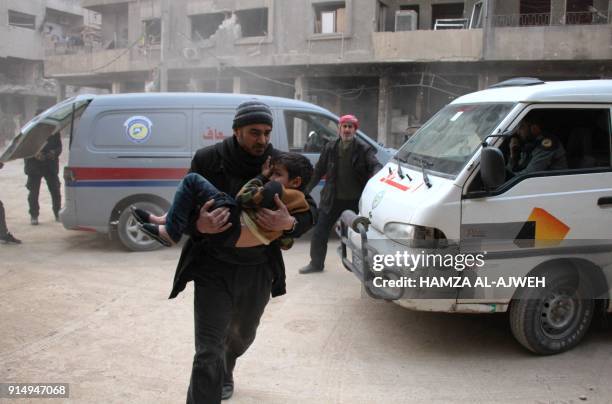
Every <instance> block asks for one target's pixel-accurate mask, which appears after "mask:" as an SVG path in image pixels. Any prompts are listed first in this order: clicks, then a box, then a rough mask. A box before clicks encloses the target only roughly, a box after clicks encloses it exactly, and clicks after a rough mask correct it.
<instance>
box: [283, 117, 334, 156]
mask: <svg viewBox="0 0 612 404" xmlns="http://www.w3.org/2000/svg"><path fill="white" fill-rule="evenodd" d="M285 124H286V125H285V126H286V128H287V144H288V145H289V151H291V152H304V153H320V152H321V151H322V150H323V147H324V146H325V145H326V144H327V142H329V141H330V140H334V139H335V138H336V137H337V136H338V123H337V122H336V121H335V120H333V119H331V118H328V117H326V116H323V115H318V114H314V113H312V112H302V111H286V112H285Z"/></svg>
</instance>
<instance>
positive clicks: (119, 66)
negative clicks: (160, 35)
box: [45, 49, 159, 77]
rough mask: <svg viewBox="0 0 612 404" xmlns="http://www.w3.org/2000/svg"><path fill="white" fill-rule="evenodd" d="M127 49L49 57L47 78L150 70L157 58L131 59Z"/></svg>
mask: <svg viewBox="0 0 612 404" xmlns="http://www.w3.org/2000/svg"><path fill="white" fill-rule="evenodd" d="M131 53H132V52H130V51H128V50H127V49H109V50H99V51H96V52H83V53H76V54H72V55H51V56H47V58H46V60H45V75H46V76H47V77H61V76H78V75H94V74H104V73H122V72H132V71H144V70H151V69H153V67H155V66H157V65H158V64H159V57H156V58H146V57H141V56H137V57H133V56H132V55H131Z"/></svg>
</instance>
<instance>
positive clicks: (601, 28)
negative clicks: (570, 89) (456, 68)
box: [486, 24, 612, 60]
mask: <svg viewBox="0 0 612 404" xmlns="http://www.w3.org/2000/svg"><path fill="white" fill-rule="evenodd" d="M489 40H490V42H489V44H490V45H489V46H488V47H487V55H486V59H487V60H604V59H612V25H609V24H604V25H557V26H535V27H504V28H495V29H494V30H492V32H491V37H490V38H489Z"/></svg>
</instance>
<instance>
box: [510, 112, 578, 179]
mask: <svg viewBox="0 0 612 404" xmlns="http://www.w3.org/2000/svg"><path fill="white" fill-rule="evenodd" d="M507 168H508V170H509V171H510V172H511V173H512V174H513V175H515V176H516V175H522V174H529V173H532V172H536V171H548V170H563V169H567V158H566V155H565V148H564V147H563V145H562V144H561V141H560V140H559V138H558V137H556V136H554V135H551V134H547V133H544V131H543V130H542V124H541V119H540V118H539V117H538V116H533V115H532V116H529V117H526V118H524V119H523V120H522V121H521V123H520V125H519V129H518V134H517V135H516V136H513V137H512V138H511V139H510V158H509V161H508V164H507Z"/></svg>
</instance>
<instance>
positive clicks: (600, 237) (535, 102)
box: [340, 78, 612, 354]
mask: <svg viewBox="0 0 612 404" xmlns="http://www.w3.org/2000/svg"><path fill="white" fill-rule="evenodd" d="M611 108H612V80H591V81H566V82H542V81H540V80H537V79H529V78H525V79H513V80H509V81H506V82H503V83H500V84H498V85H495V86H493V87H492V88H490V89H487V90H484V91H479V92H476V93H473V94H468V95H465V96H462V97H460V98H458V99H456V100H455V101H453V102H452V103H451V104H449V105H447V106H446V107H445V108H443V109H442V110H441V111H440V112H438V113H437V114H436V115H435V116H434V117H432V118H431V119H430V120H429V121H428V122H427V123H426V124H425V125H424V126H423V127H422V128H421V129H420V130H419V131H418V132H417V133H416V134H415V135H414V136H413V137H412V138H410V139H409V140H408V142H406V143H405V144H404V145H403V146H402V148H401V149H400V150H399V151H398V153H397V154H396V155H395V157H394V158H393V159H392V160H391V161H389V162H388V163H387V164H386V165H385V166H384V168H383V170H381V171H380V172H379V173H378V174H377V175H375V176H374V177H373V178H372V179H371V180H370V181H369V182H368V184H367V186H366V188H365V190H364V193H363V195H362V197H361V201H360V206H359V216H356V215H354V214H351V213H350V212H345V214H343V216H342V220H341V228H340V230H341V236H342V261H343V264H344V266H345V267H346V268H347V269H348V270H350V271H352V272H353V273H354V274H355V276H357V277H358V278H359V279H360V280H361V282H362V284H363V287H364V289H365V291H366V292H367V293H368V294H370V295H371V296H374V297H378V298H383V299H386V300H392V301H393V302H395V303H397V304H399V305H400V306H402V307H405V308H409V309H414V310H427V311H442V312H462V313H500V312H507V311H509V313H510V315H509V319H510V323H511V329H512V332H513V334H514V336H515V337H516V339H517V340H518V341H519V342H520V343H521V344H522V345H524V346H525V347H526V348H528V349H529V350H531V351H533V352H535V353H539V354H554V353H558V352H562V351H565V350H567V349H570V348H571V347H573V346H575V345H576V344H577V343H578V342H579V341H580V340H581V339H582V338H583V336H584V335H585V333H586V332H587V330H588V328H589V326H590V325H591V323H592V322H594V321H595V320H597V321H599V320H602V321H603V319H605V318H606V314H607V312H610V311H611V310H612V308H611V306H610V304H609V298H610V284H611V283H612V237H611V235H612V166H611V158H610V144H611V142H612V137H611V129H610V127H611V122H610V109H611ZM534 117H537V120H538V122H539V123H538V125H539V127H540V129H541V130H542V132H541V133H540V134H539V136H537V137H533V136H532V137H531V143H529V142H524V144H523V148H522V149H521V153H526V154H529V153H532V152H534V150H536V149H537V150H538V152H542V151H544V152H545V153H544V154H546V153H548V152H552V151H555V152H561V151H564V157H565V161H566V164H565V166H564V167H555V168H552V167H551V168H543V166H542V167H540V170H539V171H533V170H531V171H527V172H515V173H513V171H512V168H510V167H509V166H508V164H507V161H508V156H509V144H510V141H511V138H512V137H514V136H517V134H518V133H517V132H519V125H520V123H521V122H522V121H523V120H524V121H526V122H527V121H529V122H532V121H534V119H533V118H534ZM530 144H531V146H530ZM557 154H559V153H557ZM562 154H563V153H562ZM458 263H459V264H460V265H457V264H458Z"/></svg>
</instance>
